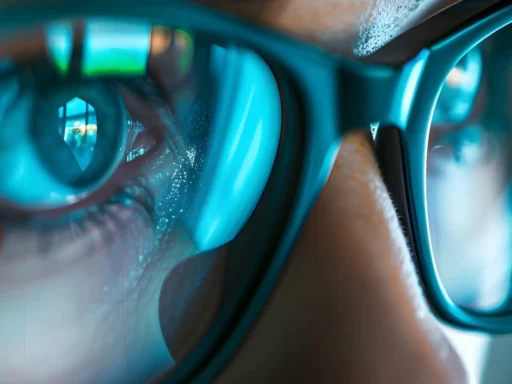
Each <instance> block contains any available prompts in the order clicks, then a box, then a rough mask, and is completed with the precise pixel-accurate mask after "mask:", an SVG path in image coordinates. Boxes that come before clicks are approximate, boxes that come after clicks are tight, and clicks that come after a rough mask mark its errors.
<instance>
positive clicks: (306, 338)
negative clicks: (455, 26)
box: [217, 0, 469, 383]
mask: <svg viewBox="0 0 512 384" xmlns="http://www.w3.org/2000/svg"><path fill="white" fill-rule="evenodd" d="M372 3H373V2H372V1H371V0H368V1H360V2H351V1H335V0H325V1H318V2H311V1H309V2H308V1H303V0H290V1H279V0H277V1H275V2H273V5H272V6H271V7H270V8H271V9H270V10H268V11H264V10H263V11H261V9H264V7H258V6H257V5H254V6H253V7H251V6H244V5H240V4H235V2H233V5H230V6H228V7H227V8H228V10H229V11H231V12H233V13H235V14H239V15H241V16H242V17H247V18H249V19H251V20H255V21H257V22H259V23H262V24H264V25H267V26H271V27H274V28H277V29H281V30H284V31H286V32H288V33H292V34H294V35H298V36H300V37H301V38H304V39H306V40H308V41H312V42H315V43H317V44H319V45H320V46H322V47H325V48H326V49H329V48H332V47H333V46H337V47H342V48H341V49H340V48H338V49H340V50H341V52H343V53H346V54H347V55H350V53H351V51H352V49H351V48H352V47H353V45H354V38H353V36H356V35H357V32H358V29H359V27H360V25H358V23H357V22H356V21H357V20H360V19H361V16H362V15H363V14H364V12H365V11H366V10H367V8H368V7H369V6H371V5H372ZM440 3H441V2H440ZM449 3H450V2H448V1H445V2H444V5H449ZM272 7H274V8H273V9H272ZM425 16H426V15H425ZM368 234H371V239H372V240H371V241H368V237H367V236H368ZM376 260H378V262H376ZM297 335H300V337H297ZM468 381H469V378H468V376H467V374H466V372H465V370H464V368H463V365H462V364H461V361H460V359H459V357H458V356H457V354H456V352H455V351H454V349H453V348H452V347H451V345H450V343H449V341H448V340H447V339H446V338H445V336H444V334H443V333H442V332H441V330H440V328H439V326H438V323H437V321H436V320H435V319H434V318H433V317H432V315H431V314H430V313H429V310H428V309H427V306H426V303H425V300H424V297H423V295H422V293H421V290H420V287H419V285H418V282H417V279H416V277H415V275H414V270H413V265H412V262H411V258H410V253H409V251H408V248H407V243H406V240H405V238H404V236H403V234H402V231H401V229H400V227H399V224H398V221H397V216H396V213H395V211H394V209H393V204H392V202H391V200H390V198H389V195H388V193H387V191H386V187H385V185H384V183H383V181H382V179H381V176H380V174H379V170H378V166H377V164H376V161H375V156H374V148H373V143H372V141H371V139H370V137H369V135H368V134H367V133H366V132H360V133H356V134H353V135H351V136H350V137H348V138H346V139H345V140H344V141H343V143H342V144H341V148H340V152H339V155H338V158H337V160H336V163H335V165H334V169H333V171H332V174H331V176H330V178H329V181H328V182H327V184H326V186H325V188H324V190H323V191H322V193H321V194H320V197H319V199H318V201H317V203H316V205H315V207H314V208H313V211H312V212H311V215H310V217H309V220H308V222H307V224H306V226H305V227H304V229H303V232H302V235H301V238H300V240H299V241H298V243H297V244H296V247H295V251H294V252H293V254H292V255H291V257H290V262H289V264H288V267H287V268H286V270H285V272H284V273H283V276H282V277H281V279H280V282H279V283H278V286H277V287H276V289H275V291H274V293H273V295H272V297H271V299H270V301H269V303H268V305H267V307H266V308H265V310H264V311H263V313H262V315H261V316H260V318H259V320H258V322H257V324H256V326H255V327H254V329H253V330H252V332H251V333H250V335H249V336H248V338H247V341H246V342H245V344H244V345H243V346H242V348H241V349H240V351H239V353H238V355H237V357H236V358H235V359H234V360H233V361H232V363H231V364H230V366H229V367H228V368H227V369H226V370H225V372H224V373H223V374H222V375H221V376H220V377H219V379H218V380H217V382H218V383H233V382H254V383H261V382H343V383H361V382H368V383H389V382H395V383H411V382H414V383H432V382H436V383H464V382H468Z"/></svg>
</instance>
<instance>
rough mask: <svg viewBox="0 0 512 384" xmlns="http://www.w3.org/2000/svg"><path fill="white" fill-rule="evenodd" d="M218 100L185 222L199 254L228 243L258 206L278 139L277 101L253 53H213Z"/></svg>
mask: <svg viewBox="0 0 512 384" xmlns="http://www.w3.org/2000/svg"><path fill="white" fill-rule="evenodd" d="M212 74H213V77H214V79H215V82H216V89H217V95H216V97H215V100H216V103H217V104H216V109H215V114H214V120H213V122H212V124H213V127H212V133H211V138H210V140H211V147H210V149H209V152H208V153H207V157H206V160H205V162H206V164H205V169H204V172H203V180H202V181H201V184H202V185H203V187H202V188H201V189H200V190H199V191H198V193H197V196H196V198H195V207H194V210H193V212H194V214H193V215H190V217H188V218H187V219H186V220H187V223H186V224H187V227H188V229H189V232H190V233H193V236H194V240H195V243H196V246H197V248H198V251H200V252H204V251H206V250H210V249H213V248H216V247H218V246H221V245H223V244H226V243H227V242H229V241H231V240H232V239H233V238H234V237H235V236H236V235H237V234H238V232H239V231H240V229H241V228H242V227H243V225H244V224H245V223H246V222H247V220H248V219H249V217H250V215H251V214H252V212H253V211H254V209H255V207H256V204H257V203H258V201H259V200H260V197H261V194H262V193H263V189H264V188H265V185H266V183H267V180H268V178H269V175H270V171H271V170H272V166H273V164H274V160H275V157H276V154H277V147H278V144H279V138H280V135H281V99H280V95H279V90H278V87H277V83H276V80H275V78H274V75H273V73H272V71H271V70H270V68H269V67H268V65H267V63H266V62H265V61H264V60H263V59H262V58H261V57H260V56H258V55H257V54H256V53H255V52H253V51H250V50H245V49H239V48H237V47H229V48H227V49H226V48H222V47H219V46H213V47H212Z"/></svg>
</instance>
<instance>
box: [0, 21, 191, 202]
mask: <svg viewBox="0 0 512 384" xmlns="http://www.w3.org/2000/svg"><path fill="white" fill-rule="evenodd" d="M78 26H80V23H75V24H70V23H67V24H61V25H58V24H57V25H51V26H49V27H47V28H46V29H45V31H44V37H43V39H44V40H45V41H44V46H43V47H39V48H41V50H42V52H41V53H40V56H39V57H38V56H36V57H34V58H30V59H28V60H24V61H21V62H20V60H19V58H18V59H17V60H16V59H15V60H14V61H13V62H11V64H10V65H7V64H6V65H5V68H4V69H3V71H2V72H1V74H0V78H1V81H2V83H3V89H4V92H3V95H2V96H3V97H2V102H1V110H0V116H1V119H2V126H3V131H4V132H3V135H2V136H1V139H0V140H1V142H0V143H1V144H0V146H1V148H2V151H1V152H0V167H1V171H2V174H4V175H7V177H6V178H5V180H4V182H3V183H2V184H1V187H0V188H1V190H0V194H1V195H2V197H3V198H4V199H7V200H9V201H11V202H13V203H14V204H16V205H18V206H20V207H22V208H23V209H31V210H39V211H47V210H49V209H55V208H62V207H65V206H74V204H79V203H80V202H81V201H82V200H84V199H88V198H90V197H91V196H94V195H95V193H97V192H101V190H102V188H103V187H104V186H105V185H112V188H115V189H119V188H122V183H123V182H125V181H127V180H126V179H128V178H130V177H133V174H131V175H130V174H129V173H128V170H130V169H132V170H133V169H134V168H136V166H134V163H137V164H139V165H140V162H141V161H140V160H141V159H142V158H147V157H148V156H151V155H153V154H154V152H155V151H158V149H159V148H161V143H160V142H159V141H160V140H161V139H162V137H161V135H162V132H163V130H170V131H171V134H170V135H168V136H169V137H167V139H168V140H171V141H173V144H175V145H174V148H173V150H177V148H176V142H177V136H178V135H177V125H178V122H177V120H176V119H174V120H169V119H167V120H166V121H163V118H165V117H167V118H168V117H169V115H171V114H173V113H174V112H173V109H174V108H176V107H177V106H176V105H175V103H174V100H167V99H166V93H165V90H164V89H163V88H162V87H169V86H173V85H174V84H173V82H174V83H177V82H178V81H179V80H180V79H181V78H183V77H184V76H185V75H186V73H187V71H188V70H189V68H187V67H189V66H190V65H191V57H192V56H191V54H190V52H186V51H185V52H179V51H176V52H169V53H167V54H168V55H169V56H176V57H174V58H173V57H170V58H169V60H170V61H171V62H172V61H173V60H174V61H175V63H174V64H175V65H174V67H173V66H172V65H171V66H169V67H168V68H167V70H166V77H165V79H164V80H165V81H167V84H163V85H160V84H158V83H156V80H155V79H153V78H152V76H151V74H148V73H146V69H147V63H148V59H149V56H150V53H151V52H150V51H151V40H150V38H149V37H150V36H151V32H152V30H151V26H147V25H146V26H145V25H142V26H138V25H121V24H119V25H115V24H114V25H109V24H108V23H105V22H101V21H87V22H86V23H83V37H82V42H81V44H80V43H79V44H80V45H79V46H78V47H76V46H73V36H74V35H76V34H77V31H78ZM116 27H117V30H118V33H119V28H121V29H122V28H124V29H125V30H126V31H125V32H130V34H132V35H135V36H130V34H128V33H124V34H122V35H121V37H122V39H125V42H123V41H120V40H119V39H118V40H117V41H116V43H117V44H118V45H119V46H121V48H119V49H117V52H116V49H111V47H110V46H109V45H108V41H109V40H108V39H109V37H110V38H112V37H113V36H115V34H114V35H113V33H112V31H113V29H114V28H116ZM164 33H165V34H166V35H168V37H163V36H162V37H157V38H155V39H156V40H157V41H160V40H161V39H163V38H167V39H171V38H172V36H175V35H178V36H181V37H182V38H183V39H186V37H184V36H188V35H184V34H186V32H184V31H175V30H172V29H167V30H165V32H164V31H163V30H162V29H160V35H158V34H153V36H155V35H156V36H161V35H162V34H164ZM112 35H113V36H112ZM130 38H132V39H135V43H133V40H132V41H130V44H132V46H131V47H130V49H126V48H125V49H124V50H123V49H122V46H123V45H126V44H128V42H129V39H130ZM175 38H176V39H178V38H179V37H175ZM137 39H138V40H139V43H137ZM104 40H106V42H105V41H104ZM185 41H186V40H185ZM12 44H15V43H14V42H13V43H12ZM157 44H158V43H155V46H156V45H157ZM186 44H189V46H188V47H186V48H184V50H186V49H190V50H193V47H192V40H191V39H189V40H188V41H187V43H186ZM102 47H103V49H102ZM9 48H11V49H12V47H7V50H8V49H9ZM153 49H154V50H155V49H159V48H153ZM180 49H181V48H180ZM77 51H80V52H79V53H77ZM73 55H75V57H72V56H73ZM76 56H78V57H76ZM6 60H9V59H6ZM6 62H7V61H6ZM160 80H162V79H160ZM188 86H189V85H188V84H184V86H183V87H182V88H183V89H178V90H175V92H174V94H173V95H176V94H178V92H179V91H183V90H185V88H187V87H188ZM178 97H179V96H178ZM178 97H177V98H178ZM166 114H167V115H168V116H165V115H166ZM166 123H167V126H166V125H165V124H166ZM159 146H160V147H159ZM136 160H138V161H136ZM120 174H121V175H120ZM110 181H112V183H109V182H110ZM113 184H115V185H113ZM27 186H30V188H27ZM109 192H110V193H113V192H114V191H113V190H111V191H109Z"/></svg>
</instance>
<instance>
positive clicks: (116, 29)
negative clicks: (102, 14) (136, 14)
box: [82, 19, 151, 76]
mask: <svg viewBox="0 0 512 384" xmlns="http://www.w3.org/2000/svg"><path fill="white" fill-rule="evenodd" d="M150 44H151V25H150V24H148V23H143V22H136V23H135V22H134V23H129V22H116V21H111V20H99V19H95V20H90V19H89V20H88V21H87V23H86V27H85V37H84V48H83V49H84V51H83V67H82V72H83V74H84V75H86V76H98V75H143V74H145V73H146V65H147V60H148V58H149V52H150Z"/></svg>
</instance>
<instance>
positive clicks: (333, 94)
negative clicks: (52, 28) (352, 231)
mask: <svg viewBox="0 0 512 384" xmlns="http://www.w3.org/2000/svg"><path fill="white" fill-rule="evenodd" d="M115 2H116V1H115V0H114V1H110V2H106V1H100V0H93V1H91V2H88V3H82V4H80V5H79V6H74V9H73V10H72V12H70V11H69V10H68V11H66V12H60V13H59V12H55V9H51V14H49V13H48V12H49V9H48V8H47V9H46V10H45V9H44V8H42V7H37V6H34V4H29V5H28V6H29V7H30V10H31V11H32V12H34V8H39V12H40V15H42V16H43V17H41V16H39V17H36V18H33V17H32V18H31V17H30V16H28V15H27V16H26V17H24V18H23V19H24V20H25V21H26V22H27V23H35V22H40V21H42V20H41V19H45V20H50V19H55V18H59V19H60V18H69V17H73V16H74V15H81V16H86V15H99V14H102V15H104V16H108V14H109V13H110V14H111V16H112V17H116V18H122V17H123V16H125V17H130V16H133V17H134V18H135V17H140V14H141V10H140V8H142V9H143V11H142V12H144V13H143V14H148V15H149V14H152V13H154V12H155V9H156V8H153V7H152V5H153V4H155V6H156V7H166V8H167V9H169V10H170V9H173V10H174V11H175V12H176V11H177V12H176V14H175V15H174V17H175V18H176V19H177V20H180V21H183V20H187V18H186V17H185V16H187V15H188V16H189V17H190V15H191V14H192V13H196V16H201V17H198V18H197V19H196V22H197V26H198V27H201V26H203V27H204V26H205V24H204V21H206V20H208V21H212V20H215V22H214V23H213V24H215V26H212V25H208V26H209V28H210V30H212V29H214V30H216V29H218V26H219V25H223V28H224V29H230V32H231V33H230V35H231V36H236V40H238V41H244V37H245V38H247V40H246V41H247V42H248V45H249V47H251V48H252V47H254V46H259V48H260V49H259V50H258V51H259V52H260V51H261V52H262V54H263V56H264V57H269V56H270V57H271V58H273V59H277V60H278V61H280V62H282V63H286V62H287V60H286V59H289V57H294V64H293V65H290V64H289V65H288V68H289V69H290V70H291V73H292V74H293V75H294V77H295V78H296V79H298V78H301V80H299V81H298V82H299V83H301V85H302V88H303V91H304V90H305V89H306V90H309V91H311V90H312V89H315V88H317V89H318V88H320V87H319V85H323V87H321V88H323V89H322V92H323V93H324V95H323V97H322V99H327V100H329V99H331V100H336V101H337V102H339V101H341V100H343V99H344V97H343V96H344V95H345V96H346V92H343V91H340V90H339V86H340V85H341V86H342V87H341V88H343V86H344V85H346V84H343V81H344V77H345V76H346V75H349V76H354V77H355V78H356V80H355V81H353V83H354V84H355V86H362V85H364V83H371V84H384V83H385V82H384V83H383V80H382V79H386V81H388V83H393V82H394V85H393V87H391V88H389V86H386V87H385V89H388V90H389V89H392V90H393V92H392V94H397V92H399V90H400V88H401V87H400V86H397V84H396V81H397V79H400V78H404V74H408V76H410V72H411V69H410V68H409V69H405V70H404V68H407V65H405V66H403V67H402V68H399V69H397V68H391V67H389V66H382V65H375V64H367V63H356V62H353V61H351V60H347V59H344V58H341V57H337V56H335V55H332V54H329V53H327V52H324V51H322V50H321V49H319V48H317V47H314V46H311V45H309V44H307V43H303V42H299V41H297V40H295V39H293V38H290V37H286V36H282V35H280V34H278V33H275V32H272V31H268V30H265V29H263V28H260V27H257V26H250V25H249V24H248V23H246V22H244V21H240V20H238V19H234V18H231V17H229V16H226V15H224V14H220V13H218V14H217V16H215V12H212V10H210V9H208V12H206V11H203V10H204V9H205V8H204V7H200V6H196V5H192V4H190V3H188V2H183V1H176V0H175V1H169V0H167V1H166V2H163V1H160V0H149V1H146V2H145V3H144V6H143V7H140V6H139V7H140V8H139V9H137V11H135V8H137V7H136V3H135V2H134V5H133V7H135V8H130V9H129V10H128V11H127V10H126V9H124V11H123V12H119V10H115V11H112V10H111V11H110V12H108V10H107V9H108V8H109V7H110V6H111V4H112V3H115ZM131 3H132V1H131V0H128V1H124V2H123V5H124V6H125V7H126V6H127V5H130V6H131ZM74 5H75V4H74ZM174 6H177V7H174ZM23 8H24V7H23V6H21V7H20V8H16V9H17V10H20V9H23ZM101 9H104V10H106V11H104V12H100V10H101ZM11 11H12V12H11ZM20 12H21V13H23V12H26V7H25V10H22V11H20ZM187 12H188V13H187ZM13 13H16V11H14V10H6V11H5V13H3V15H4V17H2V16H1V15H0V20H2V19H4V20H6V19H7V20H8V19H9V18H7V14H10V15H13ZM18 16H19V17H21V16H20V15H18ZM11 17H12V16H11ZM162 17H164V18H165V15H161V14H159V15H155V17H154V18H152V20H153V19H161V18H162ZM13 19H15V17H12V18H11V20H13ZM190 20H191V19H188V22H185V24H187V25H186V26H185V27H189V26H190V27H193V24H194V23H190ZM511 20H512V7H511V6H508V5H507V6H505V7H504V8H502V9H499V10H497V11H495V12H494V13H492V14H491V15H486V16H485V17H483V18H482V19H481V20H479V21H476V22H475V24H473V25H471V26H469V27H466V28H464V29H463V30H460V31H458V32H456V33H454V34H452V35H450V36H449V37H447V38H445V39H444V40H442V41H440V42H438V43H437V44H434V45H433V46H431V47H430V48H425V49H424V50H423V51H421V52H420V54H419V55H418V56H417V57H416V58H415V59H413V61H414V63H415V65H420V64H418V63H421V65H423V70H422V71H428V70H429V69H430V68H435V66H436V65H437V66H439V68H442V70H441V71H437V70H436V71H435V72H438V80H439V81H438V84H437V85H432V81H430V83H431V84H430V86H429V84H428V82H427V81H426V80H425V77H424V76H423V77H421V76H420V78H419V81H418V84H417V89H416V91H415V92H414V93H415V95H419V94H421V95H422V96H421V97H413V98H412V101H411V104H410V106H411V110H410V111H411V113H409V117H408V119H407V121H406V122H405V123H406V124H405V125H402V124H400V123H401V122H398V124H397V125H402V126H401V127H400V129H401V131H402V133H403V135H404V138H405V140H404V141H403V142H405V154H404V158H405V159H406V161H405V173H406V179H407V180H408V181H407V182H408V185H409V191H410V196H409V197H410V201H411V205H412V206H413V207H414V208H415V209H414V210H413V212H422V213H421V214H419V215H418V214H414V213H413V214H412V222H413V224H414V225H413V227H414V228H415V229H414V234H415V235H414V236H415V238H418V239H419V240H418V245H416V246H415V247H416V248H417V249H418V250H420V251H421V252H419V254H420V255H425V254H426V255H430V257H428V256H427V257H422V256H420V257H419V258H418V259H419V267H420V270H421V271H422V273H424V274H426V276H427V277H429V276H430V277H431V276H432V275H433V267H432V264H433V261H432V260H433V259H432V257H431V256H432V255H431V252H430V246H429V247H427V246H426V243H425V236H424V235H421V233H420V236H418V231H420V232H421V230H422V229H425V226H427V229H428V224H427V221H426V202H425V199H424V198H422V197H424V196H422V195H421V194H420V193H419V192H418V190H421V189H422V186H424V183H425V180H424V179H425V178H423V181H421V182H418V178H419V177H420V176H418V175H420V173H421V172H420V173H414V172H413V170H414V169H415V168H414V167H415V165H418V164H423V163H424V161H425V159H426V148H425V151H424V152H425V153H423V154H418V153H416V154H412V153H411V147H412V146H413V145H411V144H410V143H411V142H415V143H417V144H422V143H423V141H425V140H426V139H425V138H426V137H428V128H429V127H428V125H429V123H430V120H431V114H432V112H433V107H434V106H435V102H436V99H437V95H438V93H439V92H440V90H441V87H442V84H443V82H444V79H445V78H446V75H447V74H448V72H449V69H451V67H452V66H453V64H455V63H456V62H457V61H458V59H459V58H461V57H462V56H463V55H464V54H465V52H467V51H468V50H469V49H470V46H472V45H474V44H475V42H476V41H478V40H479V39H480V40H481V39H483V38H484V37H485V36H488V35H490V34H492V33H494V32H495V31H496V30H498V29H499V28H501V27H503V26H505V25H507V24H508V23H510V22H511ZM0 25H2V23H0ZM10 25H13V23H5V24H4V25H3V26H2V27H1V29H2V30H5V29H6V28H8V27H9V26H10ZM228 25H231V27H233V26H235V27H234V28H229V27H228ZM192 29H193V28H192ZM233 32H239V34H236V35H233ZM226 37H227V36H226ZM272 41H273V43H272ZM258 43H259V44H258ZM283 46H287V49H282V47H283ZM453 48H457V49H453ZM290 55H291V56H290ZM300 66H306V67H308V66H309V70H304V68H303V69H302V70H301V69H299V67H300ZM311 67H313V68H314V69H315V71H316V72H315V73H316V75H320V76H319V77H320V79H318V77H317V78H315V81H314V82H313V81H311V80H310V81H307V80H306V79H305V78H306V77H308V76H310V73H309V72H310V70H311ZM409 67H411V66H409ZM412 67H414V68H416V67H415V66H414V65H413V66H412ZM390 79H394V80H393V81H391V80H390ZM422 79H423V80H422ZM340 81H341V83H340ZM313 83H316V84H313ZM402 85H403V84H402ZM353 87H354V86H352V87H350V86H349V87H348V88H353ZM369 89H372V90H374V89H376V87H375V86H370V87H369ZM402 90H403V88H402ZM425 92H426V93H425ZM306 93H308V92H307V91H306ZM309 93H310V96H311V92H309ZM383 93H385V92H383ZM425 95H426V96H425ZM326 96H327V97H326ZM427 96H428V97H427ZM388 98H391V97H389V94H388ZM402 98H403V97H402ZM339 99H341V100H339ZM425 99H427V103H426V104H425ZM309 101H312V100H311V97H310V100H309ZM331 104H333V105H331V106H330V108H329V113H327V114H325V116H329V118H323V119H322V118H321V117H320V116H319V114H320V113H321V112H322V111H325V106H323V105H322V102H318V101H317V102H314V101H312V105H310V107H311V108H312V109H313V110H314V111H313V113H310V116H309V118H308V125H309V126H311V125H313V126H316V127H318V126H323V127H324V131H325V132H323V136H324V137H322V138H320V139H318V140H317V141H316V143H312V144H310V147H309V148H308V149H309V150H310V151H314V152H317V153H318V152H322V151H323V152H324V155H323V156H322V155H320V157H321V158H320V159H317V160H316V161H315V160H314V159H312V157H314V156H312V155H311V153H310V154H309V159H307V161H306V162H305V163H306V164H305V165H306V168H309V175H305V176H304V177H303V180H302V186H301V188H302V189H303V190H302V191H300V192H299V193H298V196H299V199H298V202H297V210H296V211H297V212H295V216H294V217H293V218H292V219H291V222H292V223H291V224H290V227H289V228H288V231H287V233H285V234H283V241H282V243H281V246H280V248H279V249H278V250H277V251H276V256H275V258H274V260H273V261H272V263H271V265H269V266H268V270H267V273H266V275H265V277H264V280H263V281H262V282H261V284H260V288H259V290H258V292H257V293H256V295H255V296H254V297H252V298H248V302H249V304H248V305H247V308H246V311H245V313H244V315H243V316H242V318H241V319H240V322H239V324H238V326H237V327H236V328H235V329H234V330H233V331H232V332H231V335H230V336H229V337H228V338H227V341H226V342H225V343H224V345H223V346H222V347H220V351H219V350H217V353H215V355H214V357H213V358H212V359H210V361H209V362H208V363H207V364H206V367H205V368H204V369H203V370H202V372H200V373H199V374H197V373H196V374H194V373H193V372H192V371H193V369H191V370H190V371H189V372H184V374H183V375H181V377H176V380H177V381H178V382H181V380H186V381H187V382H188V381H189V379H192V380H193V382H205V380H211V379H213V378H214V377H215V376H216V375H217V374H218V373H219V372H220V370H221V369H222V367H224V366H225V365H226V364H227V362H229V360H230V358H231V357H232V356H233V354H234V352H235V351H236V349H237V348H238V346H240V345H241V344H242V342H243V340H244V339H245V337H246V335H247V333H248V332H249V330H250V329H251V328H252V325H253V324H254V322H255V320H256V318H257V317H258V315H259V313H260V312H261V310H262V308H263V306H264V305H265V303H266V302H267V300H268V297H269V296H270V294H271V291H272V289H273V287H274V286H275V283H276V282H277V280H278V278H279V276H280V275H281V271H282V268H283V267H284V265H285V264H286V260H287V256H288V254H289V253H290V251H291V249H292V247H293V244H294V243H295V239H296V238H297V234H298V232H299V230H300V228H301V227H302V224H303V223H304V222H305V219H306V217H307V214H308V213H309V211H310V210H311V208H312V206H313V204H314V201H315V200H316V197H317V196H318V194H319V193H320V190H321V189H322V187H323V185H324V184H325V182H326V181H327V179H328V176H329V174H330V171H331V168H332V165H333V163H334V159H335V157H336V154H337V150H338V148H339V144H340V142H341V137H342V136H343V135H344V134H346V133H348V132H350V131H352V130H354V129H360V128H357V127H363V126H364V125H359V124H356V123H369V122H370V121H371V122H373V121H374V120H373V119H372V118H369V119H368V118H367V119H366V120H367V121H366V122H365V121H363V120H364V119H363V120H361V121H357V120H359V119H358V118H356V117H354V115H355V114H352V117H351V118H350V116H348V117H349V118H348V121H350V120H352V121H351V122H352V123H353V124H350V123H349V124H344V123H345V122H346V121H347V115H346V112H347V111H346V109H343V108H341V111H339V113H338V111H337V108H336V107H339V105H335V104H336V103H334V102H333V103H331ZM341 104H343V103H341ZM425 105H430V106H431V108H425ZM379 109H380V108H379ZM392 120H393V119H391V118H390V119H389V123H397V122H396V121H395V122H393V121H392ZM419 120H422V121H423V123H422V124H413V123H415V122H418V121H419ZM426 122H428V124H427V123H426ZM312 123H314V124H312ZM402 123H403V122H402ZM412 126H416V127H421V126H422V127H423V128H422V130H423V132H420V128H415V129H412V128H411V127H412ZM425 126H426V127H425ZM316 133H318V132H316ZM421 135H424V136H423V137H421ZM420 147H421V146H420ZM308 149H306V152H307V150H308ZM305 157H306V158H307V157H308V154H307V153H306V154H305ZM425 172H426V170H425V167H423V173H425ZM308 183H311V184H309V186H308V187H307V188H305V185H307V184H308ZM424 233H428V231H427V232H424ZM415 244H416V242H415ZM427 250H428V252H426V251H427ZM427 280H429V279H428V278H427ZM438 283H439V282H437V284H438ZM427 291H428V294H429V296H431V297H432V298H433V305H434V308H435V309H436V310H437V312H438V313H439V314H440V315H441V316H442V317H444V318H445V319H447V320H448V321H451V322H452V323H454V324H458V325H461V326H465V327H470V328H471V327H473V326H478V329H480V330H485V331H487V330H489V331H496V330H498V329H497V327H500V326H501V327H503V326H506V323H507V322H508V323H510V325H509V327H512V317H507V320H506V321H505V320H504V319H503V318H501V319H499V321H496V322H495V323H493V326H492V327H491V326H489V323H486V324H483V323H482V319H481V318H480V317H478V316H477V317H468V315H467V314H466V313H461V312H460V311H458V310H453V306H452V305H451V304H450V303H449V302H448V301H446V297H445V295H443V294H442V292H440V290H439V286H438V285H436V284H434V285H432V284H429V283H427ZM447 304H448V305H447ZM476 320H478V321H476ZM501 329H504V328H501ZM507 332H508V331H507ZM190 375H193V376H194V378H192V376H190ZM176 380H174V378H172V380H171V381H169V382H176Z"/></svg>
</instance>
